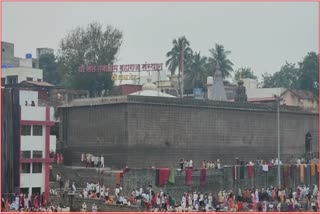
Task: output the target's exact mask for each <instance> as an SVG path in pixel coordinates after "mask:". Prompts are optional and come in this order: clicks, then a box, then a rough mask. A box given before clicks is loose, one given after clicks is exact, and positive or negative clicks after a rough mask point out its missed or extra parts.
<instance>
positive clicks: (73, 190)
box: [72, 182, 77, 193]
mask: <svg viewBox="0 0 320 214" xmlns="http://www.w3.org/2000/svg"><path fill="white" fill-rule="evenodd" d="M76 190H77V189H76V185H75V183H74V182H72V193H76Z"/></svg>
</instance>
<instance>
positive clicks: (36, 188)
mask: <svg viewBox="0 0 320 214" xmlns="http://www.w3.org/2000/svg"><path fill="white" fill-rule="evenodd" d="M40 191H41V188H40V187H33V188H32V195H34V194H36V193H38V194H39V195H40V194H41V192H40Z"/></svg>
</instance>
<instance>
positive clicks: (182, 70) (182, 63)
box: [180, 48, 184, 98]
mask: <svg viewBox="0 0 320 214" xmlns="http://www.w3.org/2000/svg"><path fill="white" fill-rule="evenodd" d="M180 63H181V98H183V93H184V84H183V80H184V48H182V50H181V62H180Z"/></svg>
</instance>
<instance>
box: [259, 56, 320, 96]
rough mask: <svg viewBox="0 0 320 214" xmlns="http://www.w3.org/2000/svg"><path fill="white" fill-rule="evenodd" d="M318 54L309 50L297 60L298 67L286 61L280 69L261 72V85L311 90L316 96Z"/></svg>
mask: <svg viewBox="0 0 320 214" xmlns="http://www.w3.org/2000/svg"><path fill="white" fill-rule="evenodd" d="M318 57H319V56H318V55H317V54H316V53H315V52H310V53H308V54H307V56H305V57H304V58H303V61H302V62H299V63H298V65H299V67H296V66H295V64H291V63H288V62H286V64H285V65H284V66H282V67H281V69H280V71H278V72H276V73H274V74H273V75H270V74H263V75H262V78H263V87H264V88H271V87H283V88H290V89H300V90H308V91H311V92H312V93H313V94H314V95H316V96H318V85H319V81H318V77H319V60H318V59H319V58H318Z"/></svg>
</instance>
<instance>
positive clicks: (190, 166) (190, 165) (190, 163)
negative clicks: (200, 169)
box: [189, 159, 193, 169]
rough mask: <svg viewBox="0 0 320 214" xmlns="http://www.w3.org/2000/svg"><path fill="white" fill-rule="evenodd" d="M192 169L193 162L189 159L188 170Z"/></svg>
mask: <svg viewBox="0 0 320 214" xmlns="http://www.w3.org/2000/svg"><path fill="white" fill-rule="evenodd" d="M192 167H193V161H192V160H191V159H190V161H189V168H191V169H192Z"/></svg>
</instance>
